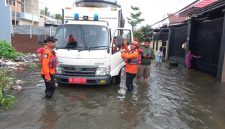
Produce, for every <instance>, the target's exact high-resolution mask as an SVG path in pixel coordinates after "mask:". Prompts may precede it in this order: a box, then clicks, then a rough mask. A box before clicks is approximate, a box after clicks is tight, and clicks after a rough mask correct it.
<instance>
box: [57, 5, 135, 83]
mask: <svg viewBox="0 0 225 129" xmlns="http://www.w3.org/2000/svg"><path fill="white" fill-rule="evenodd" d="M64 13H65V14H64V15H65V16H64V18H65V19H64V24H62V25H60V26H58V28H57V30H56V34H55V37H56V38H57V39H58V41H57V42H56V54H57V57H58V60H59V65H58V67H57V73H56V79H57V82H58V83H59V84H62V83H67V84H85V85H108V84H110V83H111V82H112V78H113V77H115V80H116V83H119V82H120V73H121V69H122V68H123V67H124V65H125V63H124V61H123V59H122V58H121V53H120V51H119V50H120V49H122V48H121V45H122V42H123V41H122V39H124V38H127V39H128V43H129V42H132V40H133V35H132V31H131V30H129V29H123V27H124V19H123V15H122V10H121V8H118V7H116V8H115V7H113V8H110V7H106V8H105V7H74V8H72V9H65V11H64ZM121 37H122V38H121ZM72 44H73V45H72Z"/></svg>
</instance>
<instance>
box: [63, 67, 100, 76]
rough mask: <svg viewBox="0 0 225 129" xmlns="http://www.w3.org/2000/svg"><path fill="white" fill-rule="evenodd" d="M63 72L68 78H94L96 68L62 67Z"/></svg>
mask: <svg viewBox="0 0 225 129" xmlns="http://www.w3.org/2000/svg"><path fill="white" fill-rule="evenodd" d="M62 72H63V74H64V75H66V76H89V77H94V76H95V72H96V68H93V67H88V66H62Z"/></svg>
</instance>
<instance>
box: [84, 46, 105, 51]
mask: <svg viewBox="0 0 225 129" xmlns="http://www.w3.org/2000/svg"><path fill="white" fill-rule="evenodd" d="M101 47H108V46H94V47H89V48H88V49H89V50H91V49H95V48H101Z"/></svg>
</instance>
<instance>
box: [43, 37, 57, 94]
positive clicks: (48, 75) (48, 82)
mask: <svg viewBox="0 0 225 129" xmlns="http://www.w3.org/2000/svg"><path fill="white" fill-rule="evenodd" d="M56 41H57V39H55V38H54V37H47V38H46V40H45V43H46V45H45V47H44V50H43V51H42V53H41V58H40V63H41V75H42V78H43V79H44V81H45V87H46V89H45V98H51V97H52V96H53V94H54V91H55V82H54V76H55V73H56V66H57V64H58V60H57V57H56V53H55V51H54V50H53V49H54V48H55V42H56Z"/></svg>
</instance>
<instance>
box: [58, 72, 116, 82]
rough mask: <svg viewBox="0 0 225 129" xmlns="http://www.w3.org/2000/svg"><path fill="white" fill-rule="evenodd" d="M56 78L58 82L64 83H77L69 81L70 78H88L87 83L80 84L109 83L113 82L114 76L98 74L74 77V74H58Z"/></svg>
mask: <svg viewBox="0 0 225 129" xmlns="http://www.w3.org/2000/svg"><path fill="white" fill-rule="evenodd" d="M55 78H56V80H57V82H58V83H62V84H75V83H69V78H86V80H87V83H85V84H79V85H108V84H110V83H111V81H112V78H111V76H110V75H108V76H98V77H77V76H76V77H74V76H65V75H60V74H56V75H55Z"/></svg>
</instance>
